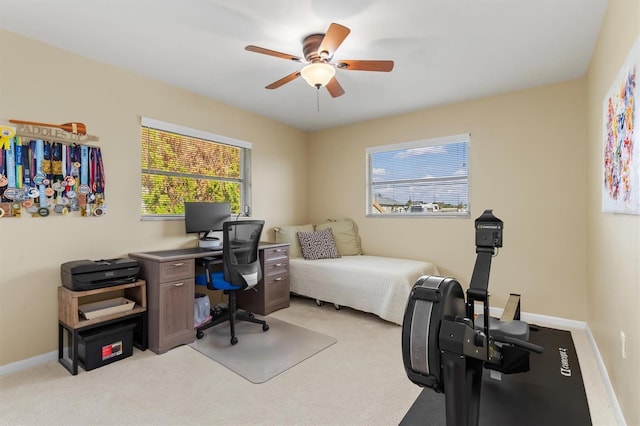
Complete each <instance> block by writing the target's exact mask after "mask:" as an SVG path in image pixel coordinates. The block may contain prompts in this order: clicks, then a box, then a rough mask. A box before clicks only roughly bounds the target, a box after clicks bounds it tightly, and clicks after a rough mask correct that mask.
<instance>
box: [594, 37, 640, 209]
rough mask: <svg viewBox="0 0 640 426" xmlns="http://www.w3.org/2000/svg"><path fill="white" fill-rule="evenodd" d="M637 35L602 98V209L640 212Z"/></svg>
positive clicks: (639, 53) (639, 58)
mask: <svg viewBox="0 0 640 426" xmlns="http://www.w3.org/2000/svg"><path fill="white" fill-rule="evenodd" d="M639 73H640V38H638V39H637V40H636V42H635V43H634V45H633V47H632V48H631V51H630V52H629V54H628V56H627V59H626V61H625V63H624V65H623V66H622V68H621V69H620V71H619V72H618V75H617V76H616V79H615V81H614V82H613V84H612V85H611V88H610V89H609V92H608V93H607V96H606V97H605V100H604V105H603V115H604V116H603V118H604V131H603V138H604V156H603V172H602V175H601V176H602V183H603V186H602V211H603V212H606V213H622V214H640V107H639V106H638V103H639V102H640V93H639V92H640V85H639V84H638V83H639V79H640V75H639Z"/></svg>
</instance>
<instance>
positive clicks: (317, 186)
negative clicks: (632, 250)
mask: <svg viewBox="0 0 640 426" xmlns="http://www.w3.org/2000/svg"><path fill="white" fill-rule="evenodd" d="M585 96H586V85H585V81H584V79H580V80H575V81H570V82H566V83H562V84H557V85H553V86H547V87H542V88H537V89H532V90H526V91H521V92H515V93H509V94H506V95H502V96H496V97H490V98H484V99H480V100H476V101H472V102H465V103H459V104H455V105H450V106H445V107H441V108H435V109H430V110H425V111H419V112H415V113H410V114H403V115H400V116H397V117H390V118H385V119H379V120H373V121H369V122H366V123H359V124H356V125H352V126H346V127H340V128H335V129H331V130H327V131H323V132H318V133H314V134H312V135H311V139H310V145H309V159H308V164H309V168H310V174H309V185H310V186H309V188H310V190H309V194H310V197H309V206H310V208H309V212H310V218H311V220H312V221H314V222H319V221H322V220H324V219H326V218H328V217H343V216H349V217H352V218H353V219H354V220H355V221H356V222H357V223H358V226H359V229H360V234H361V236H362V244H363V250H364V251H365V253H367V254H376V255H388V256H397V257H408V258H416V259H426V260H430V261H432V262H434V263H435V264H436V265H438V268H440V270H441V272H442V273H443V274H446V275H450V276H454V277H456V278H457V279H458V280H459V281H460V282H461V283H462V284H463V286H467V285H468V283H469V279H470V277H471V273H472V271H473V265H474V262H475V245H474V237H475V233H474V228H473V220H474V219H475V218H476V217H478V216H479V215H480V214H481V213H482V212H483V211H484V210H485V209H493V210H494V214H495V215H496V216H497V217H499V218H500V219H502V220H503V221H504V223H505V229H504V247H503V248H502V249H501V250H500V254H499V256H498V257H497V258H495V259H494V260H493V266H492V271H491V283H490V288H489V289H490V291H491V295H492V299H491V303H492V306H497V307H502V306H503V305H504V303H505V302H506V298H507V296H508V295H509V292H516V293H520V294H522V296H523V301H522V303H523V309H524V310H525V311H527V312H535V313H538V314H544V315H552V316H557V317H562V318H570V319H575V320H585V319H586V294H585V291H584V288H585V282H586V277H585V271H586V265H585V259H586V247H585V246H586V239H585V229H586V214H585V206H586V203H585V190H586V185H585V177H586V173H585V170H586V165H585V161H586V155H585V140H586V123H585V120H586V108H585V103H586V102H585V100H586V98H585ZM460 133H470V134H471V144H470V162H469V163H470V164H469V170H470V186H471V190H470V193H471V201H470V203H471V218H469V219H453V218H380V217H370V218H367V217H365V202H366V201H365V200H366V198H365V195H366V193H365V192H366V191H365V185H366V183H365V178H366V176H365V173H366V162H365V161H366V158H365V148H366V147H371V146H378V145H385V144H391V143H396V142H404V141H411V140H417V139H421V138H433V137H439V136H447V135H455V134H460Z"/></svg>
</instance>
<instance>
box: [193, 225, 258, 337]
mask: <svg viewBox="0 0 640 426" xmlns="http://www.w3.org/2000/svg"><path fill="white" fill-rule="evenodd" d="M263 227H264V221H263V220H241V221H233V222H225V223H224V224H223V225H222V233H223V238H224V239H223V242H222V266H223V270H222V271H219V272H213V271H212V267H213V265H215V264H219V263H220V261H219V259H216V258H215V257H204V258H201V259H197V263H198V264H199V265H201V266H204V268H205V273H204V274H201V275H197V276H196V284H197V285H206V286H207V288H208V289H209V290H223V291H224V293H225V294H228V295H229V303H228V305H229V308H228V310H227V311H224V312H222V313H218V314H216V313H215V312H214V311H213V310H212V311H211V315H212V319H211V321H210V322H208V323H206V324H203V325H201V326H200V327H198V328H196V337H197V338H198V339H201V338H202V337H203V336H204V333H203V331H204V330H206V329H207V328H210V327H213V326H215V325H218V324H220V323H222V322H224V321H229V323H230V325H231V344H232V345H235V344H236V343H238V338H237V337H236V330H235V324H236V320H242V321H249V322H253V323H256V324H262V331H267V330H269V325H268V324H267V323H266V321H262V320H259V319H257V318H255V317H254V315H253V314H252V313H249V312H245V311H239V310H237V309H236V294H237V292H238V291H244V290H249V289H252V288H253V287H255V285H256V284H258V281H260V279H261V278H262V270H261V268H260V259H259V257H258V243H259V242H260V236H261V235H262V228H263Z"/></svg>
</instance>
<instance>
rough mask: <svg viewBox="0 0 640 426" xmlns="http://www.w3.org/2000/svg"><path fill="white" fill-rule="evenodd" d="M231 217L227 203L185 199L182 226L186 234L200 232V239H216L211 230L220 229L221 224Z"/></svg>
mask: <svg viewBox="0 0 640 426" xmlns="http://www.w3.org/2000/svg"><path fill="white" fill-rule="evenodd" d="M230 218H231V206H230V204H229V203H212V202H202V201H187V202H185V203H184V228H185V232H186V233H187V234H195V233H197V234H200V241H206V240H217V238H215V237H210V236H209V233H210V232H213V231H222V224H223V223H224V222H226V221H228V220H230Z"/></svg>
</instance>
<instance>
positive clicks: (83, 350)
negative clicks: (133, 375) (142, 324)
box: [78, 322, 136, 371]
mask: <svg viewBox="0 0 640 426" xmlns="http://www.w3.org/2000/svg"><path fill="white" fill-rule="evenodd" d="M135 327H136V324H135V323H133V322H125V323H120V324H115V325H111V326H105V327H100V328H96V329H93V330H89V331H85V332H81V333H80V339H79V341H78V360H79V361H80V363H81V364H82V365H83V366H84V369H85V370H86V371H89V370H93V369H94V368H98V367H102V366H103V365H107V364H111V363H112V362H116V361H118V360H120V359H122V358H126V357H129V356H131V355H132V354H133V329H134V328H135Z"/></svg>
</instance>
